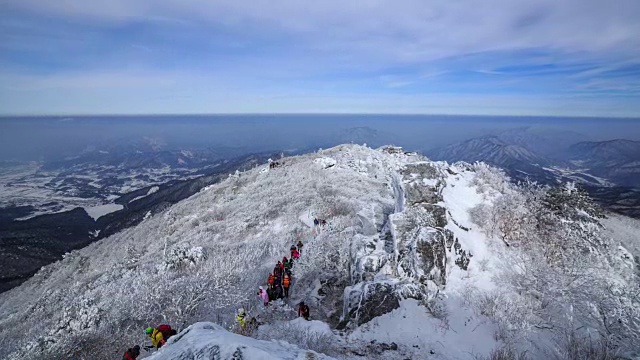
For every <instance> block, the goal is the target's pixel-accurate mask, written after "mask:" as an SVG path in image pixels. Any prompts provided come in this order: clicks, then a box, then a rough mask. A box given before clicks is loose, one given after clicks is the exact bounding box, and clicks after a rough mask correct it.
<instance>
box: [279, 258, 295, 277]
mask: <svg viewBox="0 0 640 360" xmlns="http://www.w3.org/2000/svg"><path fill="white" fill-rule="evenodd" d="M282 260H283V264H284V273H285V274H289V276H291V268H292V267H293V261H291V259H289V260H287V257H286V256H285V257H284V258H283V259H282Z"/></svg>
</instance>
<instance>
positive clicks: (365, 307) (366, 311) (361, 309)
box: [345, 283, 400, 325]
mask: <svg viewBox="0 0 640 360" xmlns="http://www.w3.org/2000/svg"><path fill="white" fill-rule="evenodd" d="M347 291H348V299H349V303H348V304H347V305H348V308H349V309H351V310H350V311H349V314H348V315H349V318H350V319H351V320H352V321H355V323H356V325H362V324H365V323H367V322H369V321H371V320H372V319H373V318H376V317H378V316H380V315H384V314H386V313H389V312H391V311H393V310H395V309H397V308H398V307H400V301H399V300H398V297H397V296H396V293H395V291H394V286H393V285H391V284H387V283H368V284H362V285H360V286H358V287H356V288H353V287H352V288H348V289H347V290H345V292H347Z"/></svg>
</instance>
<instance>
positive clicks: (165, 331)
mask: <svg viewBox="0 0 640 360" xmlns="http://www.w3.org/2000/svg"><path fill="white" fill-rule="evenodd" d="M158 331H160V332H161V333H162V337H163V338H164V340H165V341H167V339H169V338H170V337H171V336H173V335H175V334H176V331H175V330H173V329H171V326H169V325H167V324H162V325H160V326H158Z"/></svg>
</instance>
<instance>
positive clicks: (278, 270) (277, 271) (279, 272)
mask: <svg viewBox="0 0 640 360" xmlns="http://www.w3.org/2000/svg"><path fill="white" fill-rule="evenodd" d="M283 272H284V265H282V263H281V262H280V261H278V263H277V264H276V267H274V268H273V276H275V277H277V278H281V277H282V273H283Z"/></svg>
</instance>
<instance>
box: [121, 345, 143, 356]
mask: <svg viewBox="0 0 640 360" xmlns="http://www.w3.org/2000/svg"><path fill="white" fill-rule="evenodd" d="M138 356H140V345H136V346H134V347H132V348H130V349H127V351H125V352H124V355H123V356H122V360H136V359H137V358H138Z"/></svg>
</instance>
